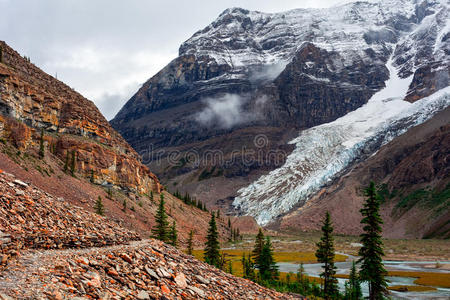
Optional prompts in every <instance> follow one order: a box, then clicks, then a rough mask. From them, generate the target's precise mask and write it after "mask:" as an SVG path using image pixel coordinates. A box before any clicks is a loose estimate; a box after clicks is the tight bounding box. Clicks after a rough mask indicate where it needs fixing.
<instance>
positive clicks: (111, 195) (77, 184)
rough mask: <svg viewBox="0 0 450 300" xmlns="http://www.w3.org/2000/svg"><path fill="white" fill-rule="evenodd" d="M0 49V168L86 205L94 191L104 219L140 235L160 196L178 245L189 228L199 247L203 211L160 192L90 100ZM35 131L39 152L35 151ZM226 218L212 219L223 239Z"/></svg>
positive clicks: (2, 46)
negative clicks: (175, 224)
mask: <svg viewBox="0 0 450 300" xmlns="http://www.w3.org/2000/svg"><path fill="white" fill-rule="evenodd" d="M0 49H1V60H0V170H3V171H5V172H7V173H10V174H14V176H16V178H17V179H19V180H22V181H23V182H25V183H27V184H33V185H34V186H36V187H38V188H40V189H41V190H43V191H45V192H46V193H49V194H52V195H54V196H55V197H57V198H61V199H63V202H67V203H70V204H74V205H77V206H81V207H84V208H85V209H88V210H93V205H94V203H95V201H96V200H97V198H98V197H99V196H100V197H102V199H103V203H104V205H105V208H106V216H107V218H108V219H110V220H112V221H114V222H115V223H120V224H123V225H124V226H126V227H128V228H130V229H132V230H134V231H136V232H139V233H140V234H142V236H144V237H148V236H149V232H150V228H151V227H152V226H153V225H154V218H153V216H154V214H155V211H156V208H157V203H158V201H159V198H160V194H161V193H162V194H164V196H165V200H166V203H167V204H166V206H167V211H168V213H169V218H170V222H172V221H176V222H177V227H178V230H179V237H180V243H181V244H183V243H184V242H185V241H186V239H187V235H188V232H189V231H190V230H195V231H196V241H197V243H198V244H201V243H202V242H203V241H204V238H205V236H206V230H207V224H208V221H209V218H210V215H209V213H208V212H205V211H202V210H200V209H197V208H195V207H194V206H190V205H187V204H185V203H183V202H182V201H181V200H180V199H177V198H176V197H174V196H172V195H171V194H169V193H168V192H167V191H164V190H163V188H162V185H161V184H160V183H159V181H158V179H157V177H156V176H155V175H154V174H153V173H151V172H150V171H149V169H148V167H146V166H145V165H143V164H142V163H141V162H140V157H139V156H138V154H137V153H136V152H135V151H134V150H133V149H132V148H131V147H130V146H129V145H128V143H127V142H126V141H125V140H124V139H123V138H122V137H121V136H120V135H119V134H118V133H117V132H116V131H115V130H114V129H113V128H112V127H111V126H110V125H109V123H108V122H107V121H106V120H105V118H104V117H103V116H102V115H101V114H100V112H99V111H98V109H97V108H96V107H95V105H94V104H93V103H92V102H91V101H89V100H87V99H85V98H84V97H83V96H81V95H80V94H78V93H77V92H75V91H74V90H72V89H70V88H69V87H68V86H66V85H65V84H64V83H62V82H60V81H58V80H56V79H55V78H53V77H51V76H49V75H48V74H46V73H44V72H43V71H41V70H40V69H39V68H37V67H36V66H34V65H33V64H32V63H30V62H28V61H27V60H26V59H25V58H22V57H21V56H20V55H19V54H18V53H17V52H15V51H14V50H13V49H11V48H10V47H9V46H8V45H6V44H5V43H4V42H0ZM41 130H43V133H44V136H43V143H42V144H43V150H44V153H45V155H44V157H40V155H39V151H40V141H41ZM73 157H75V159H73ZM66 167H67V169H68V170H65V168H66ZM72 168H73V176H72V175H71V169H72ZM152 194H153V198H152V197H151V195H152ZM124 203H126V207H124ZM192 220H196V222H195V223H193V222H192ZM225 223H226V220H219V229H220V231H221V233H223V236H228V235H229V234H228V228H227V226H226V224H225Z"/></svg>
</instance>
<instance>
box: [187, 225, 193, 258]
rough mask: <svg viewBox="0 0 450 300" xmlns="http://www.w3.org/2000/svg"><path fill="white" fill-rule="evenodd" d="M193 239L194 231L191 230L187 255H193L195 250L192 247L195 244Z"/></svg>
mask: <svg viewBox="0 0 450 300" xmlns="http://www.w3.org/2000/svg"><path fill="white" fill-rule="evenodd" d="M193 239H194V230H192V229H191V231H189V237H188V241H187V243H188V247H187V254H188V255H192V252H193V250H194V247H193V245H192V243H193Z"/></svg>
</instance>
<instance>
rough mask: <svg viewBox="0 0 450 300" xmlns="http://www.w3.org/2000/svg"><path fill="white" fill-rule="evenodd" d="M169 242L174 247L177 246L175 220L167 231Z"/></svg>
mask: <svg viewBox="0 0 450 300" xmlns="http://www.w3.org/2000/svg"><path fill="white" fill-rule="evenodd" d="M169 244H170V245H172V246H174V247H175V248H176V247H177V246H178V232H177V227H176V223H175V221H173V223H172V227H171V228H170V232H169Z"/></svg>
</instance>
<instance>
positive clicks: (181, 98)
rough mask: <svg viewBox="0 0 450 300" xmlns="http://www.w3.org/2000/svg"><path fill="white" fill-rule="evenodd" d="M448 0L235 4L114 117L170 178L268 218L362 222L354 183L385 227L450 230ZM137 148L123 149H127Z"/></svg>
mask: <svg viewBox="0 0 450 300" xmlns="http://www.w3.org/2000/svg"><path fill="white" fill-rule="evenodd" d="M449 20H450V16H449V3H448V1H445V0H429V1H420V0H381V1H377V2H374V1H370V2H365V1H358V2H353V3H349V4H345V5H340V6H334V7H331V8H324V9H294V10H290V11H286V12H281V13H263V12H258V11H249V10H245V9H241V8H230V9H227V10H225V11H224V12H223V13H221V14H220V15H219V16H218V18H217V19H216V20H215V21H213V22H212V23H211V24H210V25H208V26H206V27H205V28H203V29H201V30H199V31H198V32H196V33H195V34H194V35H193V36H192V37H191V38H189V39H188V40H187V41H185V42H184V43H183V44H182V45H181V46H180V48H179V56H178V57H177V58H175V59H174V60H173V61H172V62H170V63H169V64H168V65H167V66H166V67H164V68H163V69H162V70H161V71H159V72H158V73H157V74H156V75H155V76H153V77H152V78H150V79H149V80H148V81H147V82H145V83H144V84H143V85H142V87H141V88H140V89H139V90H138V91H137V92H136V94H135V95H134V96H133V97H132V98H131V99H130V100H129V101H128V102H127V103H126V105H125V106H124V107H123V108H122V109H121V110H120V112H119V113H118V114H117V115H116V116H115V118H114V119H113V120H112V121H111V125H112V127H113V128H115V129H116V130H117V131H118V132H119V133H120V134H121V135H122V136H123V137H124V139H125V140H126V141H127V142H128V143H129V144H130V145H131V146H132V147H133V148H134V149H135V150H136V151H137V152H138V153H139V154H141V156H142V157H143V162H144V163H145V164H146V165H147V166H148V167H149V168H150V169H151V170H152V172H154V173H155V174H156V175H157V176H158V178H159V179H160V180H161V182H163V183H164V184H165V185H167V187H168V189H169V190H170V191H173V192H174V191H176V190H179V192H180V193H181V194H184V193H189V194H190V195H192V196H193V197H196V198H197V199H200V200H202V201H203V202H205V203H207V206H208V207H209V208H211V209H217V208H220V209H221V210H222V211H223V212H225V213H227V214H229V215H237V216H251V217H253V218H254V219H255V220H256V221H257V223H258V224H259V225H262V226H266V227H268V228H271V229H275V230H283V231H292V230H303V231H314V230H318V229H319V228H320V226H321V222H320V220H321V215H322V214H323V212H324V211H326V210H328V211H330V213H331V217H332V219H333V220H334V223H335V231H337V232H338V233H344V234H358V233H360V231H361V227H360V224H359V220H360V215H359V210H360V208H361V207H362V202H363V196H362V193H361V187H364V186H367V185H368V183H369V181H370V180H374V181H376V183H377V189H378V191H379V193H380V194H381V195H382V196H383V204H382V215H383V219H384V220H385V223H384V228H383V229H384V231H383V234H384V235H385V236H386V237H395V238H404V237H407V238H423V237H440V238H448V237H450V210H449V205H450V196H449V195H450V194H449V193H450V178H449V174H450V163H449V153H450V133H449V129H450V127H449V120H450V109H449V108H448V106H449V104H450V88H449V78H450V68H449V65H450V33H449V32H450V21H449ZM130 151H131V150H130Z"/></svg>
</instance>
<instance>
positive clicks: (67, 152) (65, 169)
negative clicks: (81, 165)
mask: <svg viewBox="0 0 450 300" xmlns="http://www.w3.org/2000/svg"><path fill="white" fill-rule="evenodd" d="M68 170H69V150H67V151H66V161H65V163H64V173H67V171H68Z"/></svg>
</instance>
